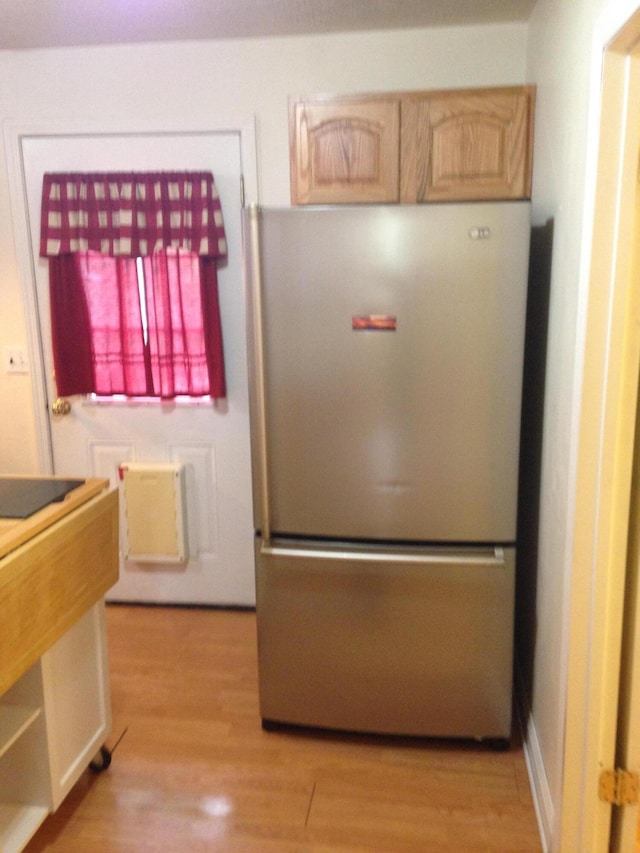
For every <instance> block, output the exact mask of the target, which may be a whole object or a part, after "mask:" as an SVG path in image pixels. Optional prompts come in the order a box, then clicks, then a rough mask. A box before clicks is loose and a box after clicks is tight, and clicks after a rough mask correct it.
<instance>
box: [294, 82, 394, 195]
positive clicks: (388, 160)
mask: <svg viewBox="0 0 640 853" xmlns="http://www.w3.org/2000/svg"><path fill="white" fill-rule="evenodd" d="M290 134H291V140H290V141H291V145H290V158H291V202H292V204H331V203H339V202H394V201H395V202H397V201H399V199H400V189H399V187H400V101H399V99H398V98H397V97H391V98H387V97H384V96H382V97H377V96H365V97H363V98H362V99H359V98H353V99H352V98H336V99H332V98H318V99H314V98H312V99H305V100H299V101H295V102H292V103H291V105H290Z"/></svg>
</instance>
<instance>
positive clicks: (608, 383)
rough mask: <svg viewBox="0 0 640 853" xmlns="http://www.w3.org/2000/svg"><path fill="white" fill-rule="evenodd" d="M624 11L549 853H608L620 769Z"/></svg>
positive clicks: (587, 379) (637, 345)
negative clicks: (607, 798)
mask: <svg viewBox="0 0 640 853" xmlns="http://www.w3.org/2000/svg"><path fill="white" fill-rule="evenodd" d="M617 5H618V7H620V4H619V3H618V4H617ZM625 9H626V11H625V12H624V15H625V16H623V17H620V15H619V14H618V15H613V14H612V13H611V12H610V11H609V12H608V13H607V14H604V15H603V16H602V18H601V21H600V23H599V25H598V27H596V30H595V32H594V40H593V53H592V76H591V80H592V86H591V97H592V104H591V107H592V110H591V115H590V122H589V138H590V139H591V140H592V142H591V143H590V147H589V150H588V152H587V153H588V155H590V156H589V162H590V163H591V164H592V167H593V170H592V171H591V172H589V174H588V175H587V183H586V197H585V200H586V207H587V215H586V218H585V224H584V231H583V256H582V264H581V289H582V298H581V305H580V318H579V321H580V335H579V341H578V344H579V346H578V350H577V351H578V363H577V365H576V371H577V375H578V379H579V381H578V394H579V395H580V396H578V397H576V405H575V411H576V419H577V423H576V433H575V436H576V441H577V454H576V468H575V478H574V484H575V493H574V506H573V555H572V566H571V574H570V585H571V587H570V600H569V603H568V605H567V625H568V628H567V631H568V633H567V642H568V657H567V668H566V676H567V679H566V690H567V692H566V706H565V740H564V767H563V791H562V808H561V811H560V812H559V813H558V814H557V815H556V823H555V826H554V830H553V835H554V838H553V840H552V848H553V849H554V850H558V851H565V850H566V851H569V850H581V851H583V853H589V851H593V853H596V852H597V851H598V853H599V852H600V851H605V850H608V849H609V839H610V831H611V811H612V808H611V806H610V805H607V804H605V803H603V802H601V801H600V800H599V798H598V777H599V773H600V770H601V769H603V768H613V767H614V766H615V749H616V729H617V718H618V689H619V681H620V656H621V638H622V627H623V618H624V578H625V570H626V552H627V537H628V529H629V499H630V484H631V472H632V465H633V452H634V431H635V421H636V398H637V387H638V370H639V363H640V324H639V322H638V319H639V317H640V286H638V285H637V284H635V285H634V283H633V282H632V280H631V276H630V267H631V254H632V245H633V240H632V228H633V224H634V214H635V184H636V181H637V177H638V152H639V151H640V116H639V115H638V110H637V109H636V110H634V109H633V108H632V105H633V104H634V103H635V104H637V103H640V54H639V53H638V46H639V40H640V12H639V11H638V8H637V4H634V5H633V7H632V6H631V4H628V5H627V6H626V7H625ZM618 12H620V9H619V8H618Z"/></svg>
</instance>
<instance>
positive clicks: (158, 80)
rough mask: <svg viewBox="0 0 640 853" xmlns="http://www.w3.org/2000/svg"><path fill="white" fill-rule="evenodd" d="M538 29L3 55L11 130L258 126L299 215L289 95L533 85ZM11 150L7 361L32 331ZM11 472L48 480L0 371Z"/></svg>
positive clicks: (0, 182) (25, 414)
mask: <svg viewBox="0 0 640 853" xmlns="http://www.w3.org/2000/svg"><path fill="white" fill-rule="evenodd" d="M525 43H526V27H525V26H524V25H515V24H514V25H501V26H495V27H492V26H487V27H473V28H455V29H447V28H445V29H434V30H415V31H405V30H402V31H394V32H388V33H355V34H344V35H340V34H338V35H328V36H319V37H290V38H281V39H261V40H259V39H251V40H230V41H216V42H212V41H210V42H193V43H173V44H167V45H157V44H154V45H134V46H130V45H128V46H121V47H99V48H97V47H95V48H86V49H85V48H74V49H56V50H37V51H22V52H8V51H5V52H0V120H2V121H5V120H7V119H9V120H12V121H16V120H20V121H24V122H38V121H43V120H45V119H46V120H58V121H64V120H65V118H69V119H73V118H78V117H83V118H86V119H96V118H98V117H104V121H105V125H107V126H108V125H109V123H110V122H115V121H118V122H121V121H122V120H123V119H126V118H127V117H131V116H136V117H138V118H141V119H148V120H149V121H156V120H158V119H161V118H162V116H163V115H166V114H171V115H174V116H177V117H179V118H180V117H183V118H184V120H185V122H189V121H191V122H193V121H196V122H200V121H202V120H206V118H207V117H209V116H219V115H222V116H224V117H226V116H230V115H238V114H240V115H251V116H255V117H256V126H257V156H258V170H259V175H258V179H259V193H260V201H261V202H262V203H265V204H288V202H289V160H288V117H287V99H288V97H289V95H299V94H312V93H318V92H359V91H375V90H391V89H422V88H440V87H442V88H448V87H460V86H489V85H502V84H507V85H508V84H518V83H522V82H524V69H525ZM5 162H6V161H5V153H4V151H3V150H0V294H1V299H2V311H0V357H1V356H2V353H3V349H4V347H5V346H7V345H11V346H13V345H16V344H17V345H24V344H25V343H26V330H25V323H24V314H23V309H22V303H21V292H20V283H19V276H18V264H17V261H16V257H15V252H14V248H13V235H12V222H11V213H10V205H9V195H8V193H9V190H8V181H7V176H6V166H5ZM0 403H1V405H2V410H3V417H1V418H0V471H2V472H5V473H36V472H37V465H38V463H37V451H36V442H35V433H34V425H33V408H32V403H31V390H30V382H29V377H23V376H16V375H11V376H7V375H6V374H5V373H4V371H3V370H2V369H0Z"/></svg>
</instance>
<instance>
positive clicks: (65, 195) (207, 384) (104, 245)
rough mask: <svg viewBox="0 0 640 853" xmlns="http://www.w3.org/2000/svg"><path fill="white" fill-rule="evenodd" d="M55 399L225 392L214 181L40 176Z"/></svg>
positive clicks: (203, 176)
mask: <svg viewBox="0 0 640 853" xmlns="http://www.w3.org/2000/svg"><path fill="white" fill-rule="evenodd" d="M42 222H43V225H42V233H41V255H45V256H47V257H48V258H49V282H50V291H51V323H52V342H53V350H54V362H55V370H56V384H57V388H58V393H59V394H60V396H70V395H72V394H91V393H93V394H97V395H100V396H113V395H125V396H129V397H131V396H144V397H157V398H165V399H166V398H174V397H176V396H181V395H189V396H193V397H203V396H211V397H223V396H224V395H225V392H226V389H225V379H224V361H223V352H222V332H221V326H220V311H219V305H218V293H217V259H218V258H219V257H220V256H222V255H223V254H225V253H226V242H225V240H224V229H223V225H222V218H221V211H220V205H219V200H218V197H217V192H215V188H214V185H213V176H212V175H210V173H141V174H133V175H132V174H130V173H125V174H120V173H117V174H116V173H105V174H97V173H92V174H89V175H87V174H82V173H65V174H63V175H45V183H44V186H43V212H42Z"/></svg>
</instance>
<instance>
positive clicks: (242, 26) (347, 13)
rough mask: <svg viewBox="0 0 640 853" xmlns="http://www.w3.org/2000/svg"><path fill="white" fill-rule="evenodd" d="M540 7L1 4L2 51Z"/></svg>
mask: <svg viewBox="0 0 640 853" xmlns="http://www.w3.org/2000/svg"><path fill="white" fill-rule="evenodd" d="M534 4H535V0H0V50H3V49H4V50H14V49H15V50H18V49H23V48H38V47H66V46H77V45H96V44H116V43H127V42H143V41H176V40H185V39H186V40H192V39H213V38H238V37H239V38H244V37H265V36H274V35H297V34H309V33H328V32H339V31H353V30H384V29H396V28H407V27H440V26H460V25H464V24H490V23H503V22H510V21H526V20H527V19H528V17H529V14H530V12H531V9H532V8H533V6H534Z"/></svg>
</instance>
